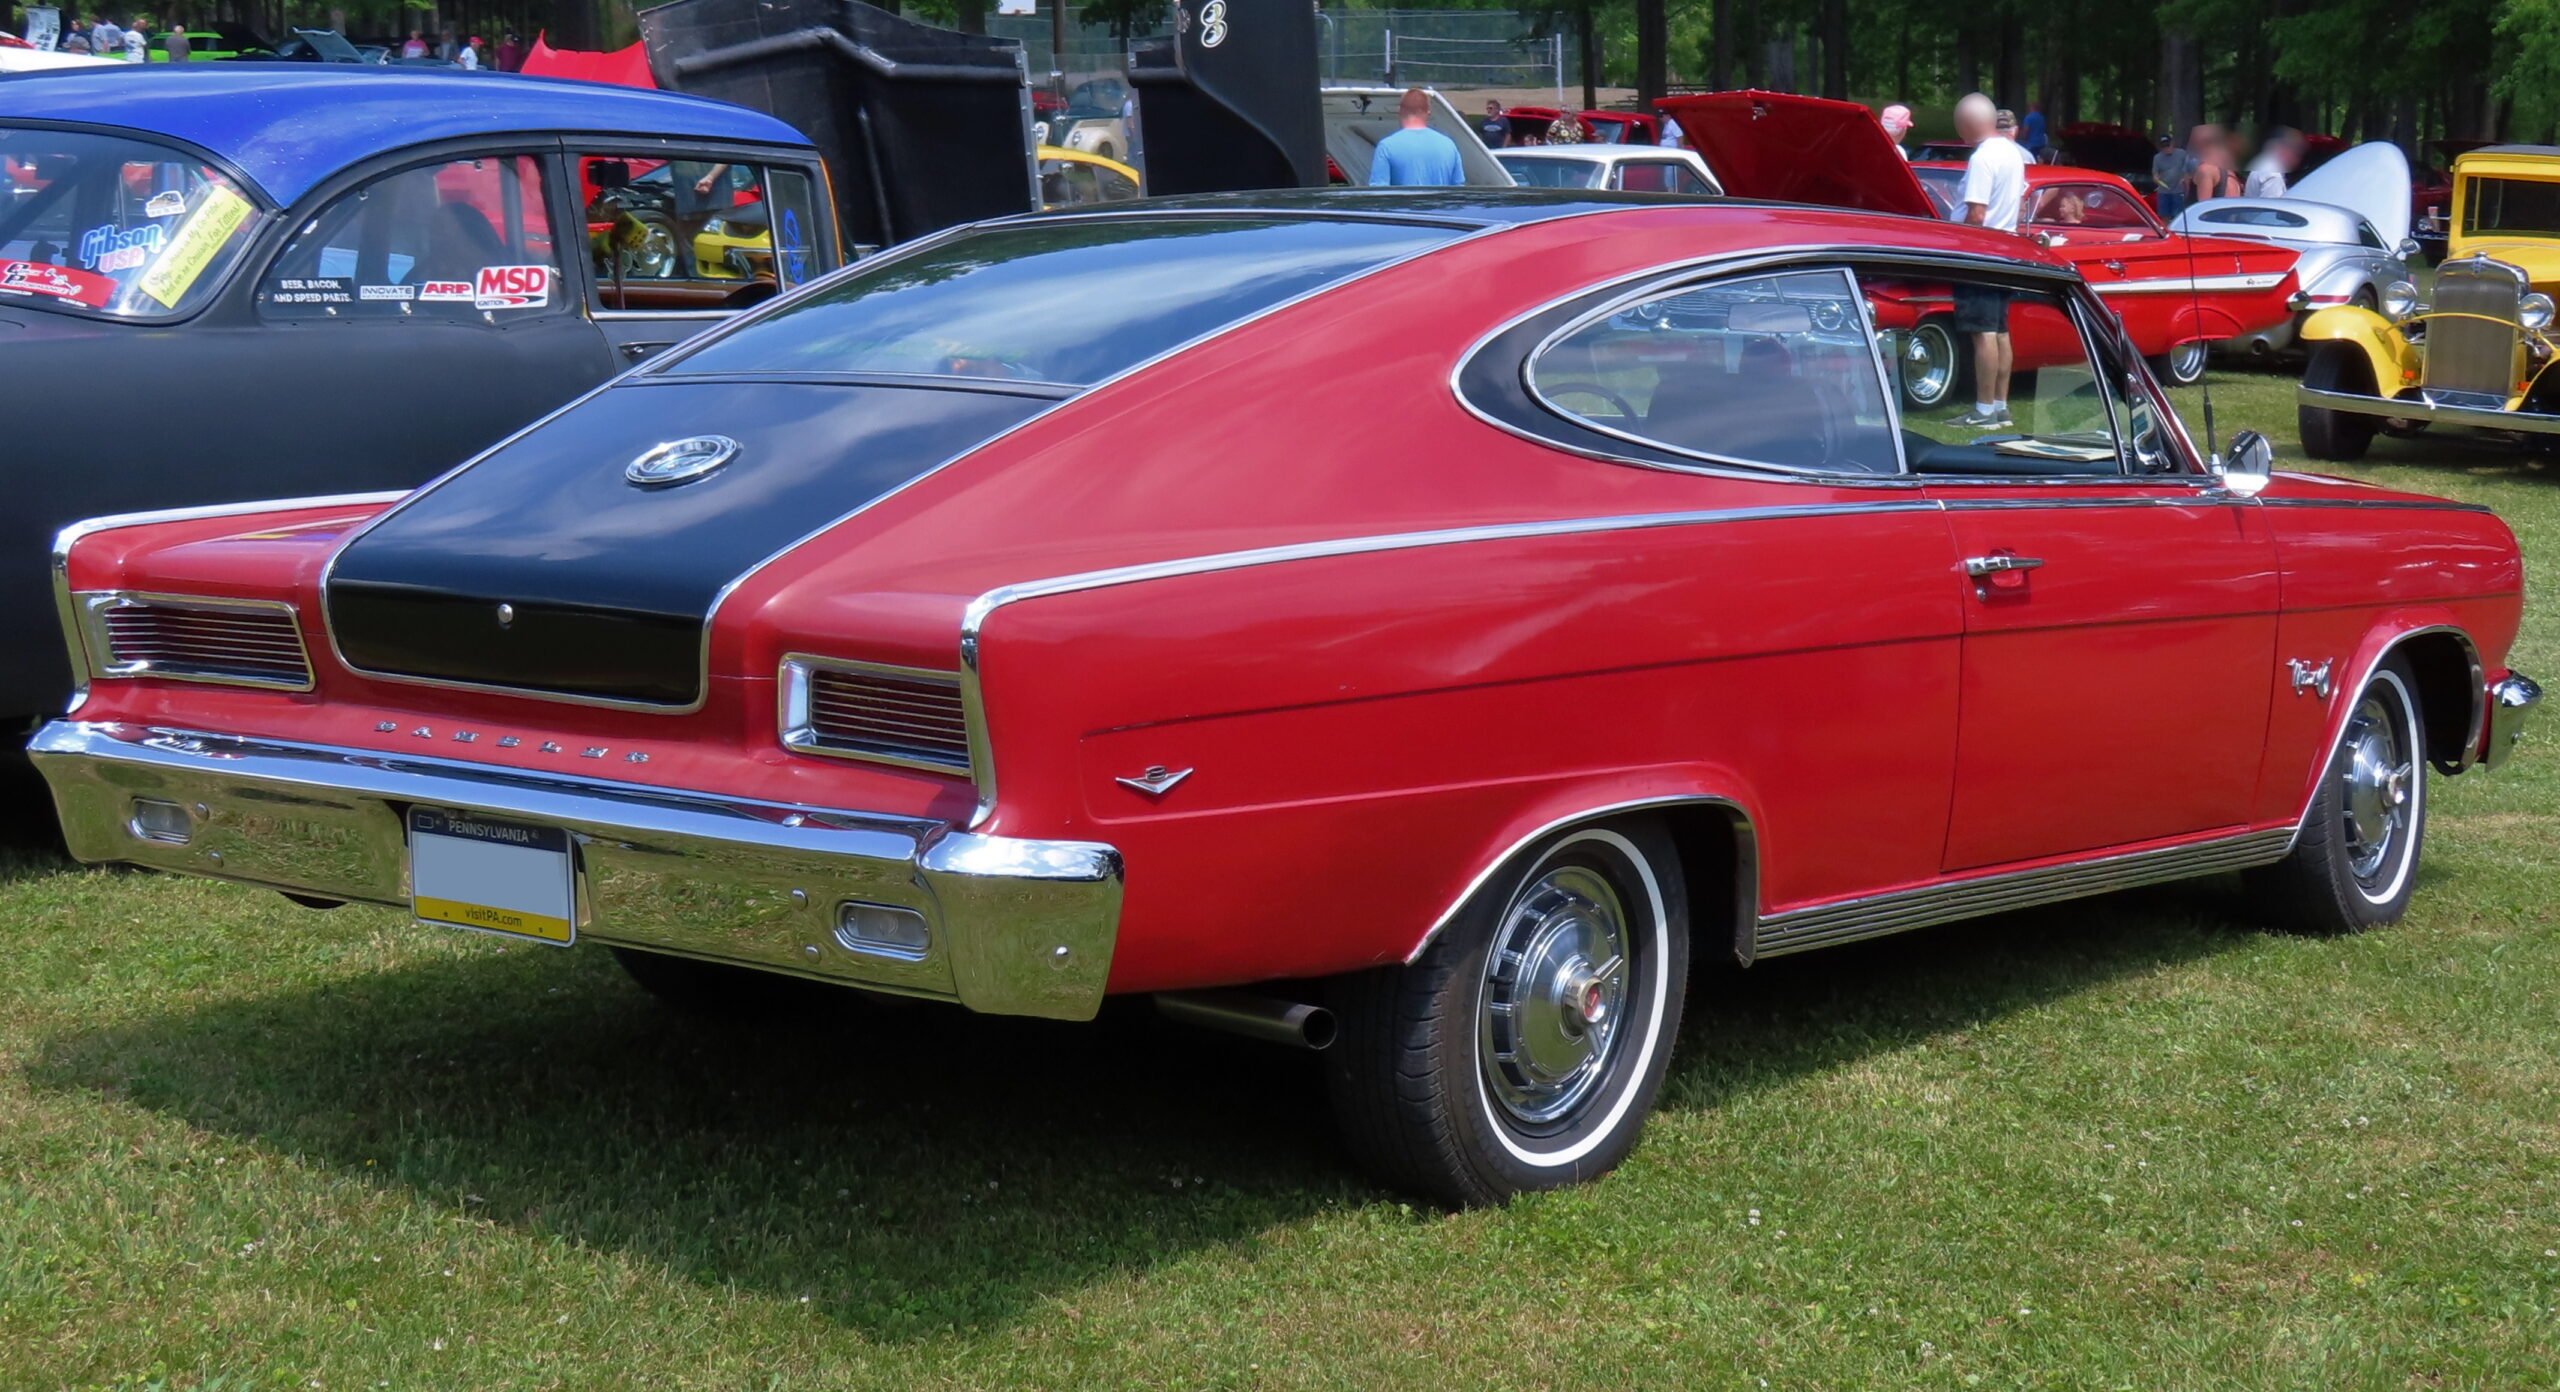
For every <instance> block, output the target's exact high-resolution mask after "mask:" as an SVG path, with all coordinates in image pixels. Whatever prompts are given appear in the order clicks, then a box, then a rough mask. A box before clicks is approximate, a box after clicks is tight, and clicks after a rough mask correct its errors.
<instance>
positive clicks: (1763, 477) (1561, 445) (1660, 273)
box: [1446, 205, 2081, 488]
mask: <svg viewBox="0 0 2560 1392" xmlns="http://www.w3.org/2000/svg"><path fill="white" fill-rule="evenodd" d="M1644 206H1655V205H1644ZM1610 211H1616V210H1610ZM1577 216H1588V214H1579V215H1577ZM1532 225H1535V224H1532ZM1801 262H1817V263H1819V262H1829V263H1834V264H1839V265H1841V266H1843V267H1844V268H1846V269H1848V270H1849V271H1850V273H1851V274H1852V276H1853V277H1854V276H1855V275H1856V274H1857V270H1858V267H1859V266H1861V265H1865V264H1876V265H1886V264H1890V265H1910V266H1920V267H1930V266H1935V267H1939V268H1943V269H1950V270H1974V271H1986V270H1987V271H2001V272H2008V273H2014V274H2017V275H2021V276H2025V277H2028V278H2030V279H2041V280H2054V281H2060V282H2062V283H2065V284H2080V283H2081V281H2080V277H2079V274H2078V273H2077V272H2075V271H2071V270H2067V269H2065V268H2063V267H2060V266H2050V265H2045V264H2042V263H2040V262H2034V261H2019V260H2012V259H2010V258H2007V257H2001V256H1986V255H1982V254H1980V253H1976V252H1962V251H1923V250H1900V249H1894V248H1887V247H1878V246H1875V245H1872V244H1859V243H1842V242H1805V243H1798V244H1794V245H1790V246H1783V247H1762V248H1757V249H1754V250H1752V251H1747V252H1719V253H1716V254H1714V255H1711V256H1698V257H1689V258H1685V259H1682V260H1679V261H1669V262H1661V263H1658V264H1656V265H1653V266H1648V267H1644V268H1642V269H1639V270H1636V271H1631V272H1627V273H1624V274H1620V275H1616V276H1611V277H1607V278H1605V279H1602V280H1599V281H1595V282H1593V283H1591V284H1587V285H1584V286H1581V287H1580V288H1578V289H1575V290H1572V291H1569V292H1567V293H1565V294H1562V295H1557V296H1555V297H1553V298H1551V299H1548V300H1545V301H1543V302H1541V303H1539V304H1536V305H1533V306H1531V307H1530V308H1528V309H1526V310H1522V311H1520V312H1519V313H1516V314H1513V315H1512V316H1511V317H1509V318H1507V319H1504V320H1503V321H1501V322H1500V323H1498V324H1496V325H1495V326H1494V327H1493V328H1491V329H1489V330H1487V331H1485V332H1484V333H1483V334H1481V335H1478V336H1477V338H1476V340H1475V341H1474V342H1473V343H1470V344H1468V345H1467V347H1466V349H1465V350H1464V351H1462V352H1460V353H1459V354H1458V357H1457V361H1456V362H1455V363H1453V364H1452V365H1451V366H1450V368H1449V375H1448V377H1447V379H1446V380H1447V385H1448V388H1449V395H1450V396H1451V397H1453V398H1455V399H1456V401H1457V403H1458V406H1459V408H1460V409H1461V410H1464V411H1465V412H1466V413H1467V414H1468V415H1471V416H1473V417H1475V418H1476V419H1477V420H1479V421H1481V422H1483V423H1484V424H1486V425H1489V426H1492V427H1493V428H1494V429H1496V430H1499V431H1501V432H1502V433H1504V434H1506V435H1510V436H1513V437H1515V438H1518V439H1522V440H1526V441H1528V442H1529V443H1531V444H1534V445H1540V446H1543V447H1545V448H1547V449H1552V450H1556V451H1559V452H1561V453H1564V454H1570V455H1575V456H1578V457H1580V458H1584V459H1593V460H1598V461H1600V462H1602V463H1605V464H1623V465H1627V466H1629V467H1632V468H1638V469H1652V470H1655V471H1657V472H1661V473H1674V474H1697V475H1702V476H1705V477H1708V478H1727V479H1748V480H1751V481H1754V482H1758V483H1796V484H1802V483H1810V484H1817V485H1821V486H1824V487H1832V488H1917V487H1919V486H1920V485H1921V482H1922V480H1921V479H1920V477H1919V476H1918V475H1915V474H1911V473H1908V472H1905V473H1901V474H1893V475H1886V474H1847V473H1831V474H1826V473H1809V472H1796V471H1789V470H1783V469H1777V468H1764V467H1753V466H1746V465H1739V464H1715V463H1709V462H1705V461H1701V462H1699V463H1696V464H1681V463H1674V462H1672V461H1669V460H1661V459H1644V458H1639V457H1636V456H1632V455H1625V454H1617V453H1613V452H1611V451H1608V450H1605V449H1601V448H1598V447H1596V446H1589V445H1580V444H1576V443H1574V442H1571V441H1568V440H1566V439H1563V438H1561V437H1559V436H1556V435H1550V434H1541V433H1538V432H1536V431H1531V430H1527V429H1523V428H1521V427H1519V426H1515V425H1513V424H1512V423H1511V422H1509V421H1506V420H1503V419H1502V418H1501V417H1499V416H1496V415H1494V414H1493V413H1492V412H1490V411H1488V410H1486V409H1484V408H1483V407H1482V406H1480V405H1478V404H1477V403H1476V401H1475V399H1474V398H1472V397H1470V396H1468V395H1467V390H1466V385H1465V381H1464V377H1465V373H1466V370H1467V368H1468V366H1469V365H1470V364H1472V363H1473V362H1474V361H1475V360H1476V358H1477V357H1478V356H1479V355H1481V354H1482V353H1483V352H1484V351H1485V350H1486V349H1487V348H1488V347H1490V346H1491V345H1492V344H1493V343H1494V342H1495V341H1496V340H1498V339H1500V338H1502V337H1503V336H1504V335H1506V334H1509V333H1511V332H1513V331H1514V330H1516V329H1518V328H1519V327H1520V326H1521V325H1523V324H1525V323H1527V322H1528V321H1530V320H1532V319H1536V318H1539V317H1540V316H1542V315H1547V314H1552V313H1554V312H1555V311H1556V310H1559V309H1562V308H1564V307H1565V306H1567V305H1570V304H1572V303H1573V302H1574V301H1576V300H1581V299H1586V298H1589V297H1591V296H1595V295H1603V294H1608V293H1611V292H1612V291H1613V290H1615V289H1617V288H1619V287H1624V286H1640V285H1643V284H1646V283H1653V284H1662V283H1669V282H1673V281H1677V280H1679V279H1681V278H1683V277H1687V276H1694V275H1698V274H1702V273H1705V272H1708V271H1712V270H1715V269H1718V268H1722V267H1731V268H1733V269H1734V270H1737V271H1744V270H1750V269H1754V268H1758V267H1764V266H1769V265H1778V264H1792V263H1801ZM1868 336H1869V337H1870V338H1872V337H1874V335H1873V333H1872V332H1871V333H1870V334H1869V335H1868ZM1533 352H1534V350H1533ZM1523 362H1524V363H1525V362H1526V358H1524V359H1523ZM1502 375H1505V376H1508V375H1511V374H1507V373H1506V374H1502ZM1524 386H1525V384H1524ZM1897 419H1899V417H1897ZM1900 447H1901V446H1900V436H1899V433H1898V432H1897V435H1896V442H1895V448H1896V449H1897V450H1898V449H1900ZM1907 462H1908V461H1905V463H1906V464H1907ZM2058 481H2060V480H2058Z"/></svg>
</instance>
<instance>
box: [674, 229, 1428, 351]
mask: <svg viewBox="0 0 2560 1392" xmlns="http://www.w3.org/2000/svg"><path fill="white" fill-rule="evenodd" d="M1457 235H1459V234H1458V232H1457V231H1456V230H1454V229H1451V228H1447V227H1417V226H1412V225H1408V224H1398V223H1383V222H1350V221H1333V220H1313V219H1310V220H1306V221H1290V220H1281V219H1273V218H1251V217H1232V218H1228V217H1219V218H1188V217H1144V218H1128V219H1119V218H1078V219H1073V220H1067V219H1061V220H1057V221H1047V222H1034V223H1027V224H1020V225H1015V226H1009V227H994V228H988V229H986V230H983V231H978V232H970V233H965V234H963V235H961V236H958V237H954V238H952V239H951V240H949V241H947V242H941V243H938V244H936V245H933V246H930V247H926V248H924V249H922V250H920V251H917V252H914V253H912V254H909V255H904V256H895V257H888V258H883V259H882V260H880V261H879V262H878V263H877V264H876V266H875V267H874V268H872V269H869V270H862V269H857V270H855V271H853V272H851V273H849V274H847V275H846V276H844V277H842V278H840V279H836V280H832V281H828V282H824V283H822V284H821V285H819V286H817V287H814V288H813V289H812V290H811V291H810V292H809V293H808V294H806V295H803V296H799V297H796V298H794V299H791V300H788V301H785V302H784V303H782V304H781V305H779V306H777V307H776V308H775V309H774V310H773V312H771V313H769V314H766V315H764V316H762V317H760V318H758V319H755V320H754V321H752V322H749V323H747V324H744V325H741V326H740V327H739V328H738V330H737V331H736V332H734V333H730V334H726V335H723V336H721V337H719V338H717V339H714V340H712V341H711V342H709V343H706V344H705V345H703V347H702V348H701V349H700V350H699V351H696V352H693V353H690V354H687V355H686V356H684V357H682V358H680V359H678V360H676V361H674V362H671V363H670V364H669V365H668V366H667V368H666V369H665V370H666V371H667V372H669V373H671V374H702V373H729V372H825V373H888V374H899V375H917V374H921V375H927V376H942V377H991V378H999V379H1003V380H1007V381H1018V382H1048V383H1055V384H1059V385H1064V386H1088V385H1091V384H1092V383H1095V382H1099V381H1101V380H1103V379H1104V378H1107V377H1111V376H1113V375H1116V374H1117V373H1119V372H1122V371H1124V370H1126V369H1128V368H1130V367H1134V366H1136V365H1137V364H1139V363H1142V362H1145V361H1146V360H1147V359H1149V358H1152V357H1155V356H1156V355H1157V354H1159V353H1163V352H1165V351H1167V350H1169V349H1172V348H1176V347H1179V346H1180V345H1182V344H1184V343H1187V342H1189V341H1191V340H1192V339H1195V338H1198V337H1200V336H1201V335H1203V334H1206V333H1209V332H1210V331H1212V330H1215V329H1218V328H1222V327H1224V326H1226V325H1228V324H1232V323H1234V322H1235V321H1237V320H1239V319H1242V318H1244V317H1246V316H1247V315H1250V314H1253V313H1255V312H1257V311H1259V310H1263V309H1268V308H1270V307H1271V306H1273V305H1276V304H1279V303H1280V302H1281V301H1283V300H1287V299H1290V298H1292V297H1294V296H1297V295H1301V294H1305V293H1307V292H1309V291H1312V290H1317V289H1321V288H1322V287H1324V286H1326V285H1330V284H1332V283H1334V282H1335V281H1339V280H1342V279H1344V278H1346V277H1349V276H1352V275H1356V274H1358V273H1360V272H1361V271H1365V270H1368V269H1369V268H1371V267H1373V266H1378V265H1382V264H1384V263H1386V262H1387V261H1390V260H1393V259H1395V258H1397V257H1400V256H1404V255H1406V254H1408V253H1411V252H1416V251H1421V250H1423V249H1425V248H1428V247H1431V246H1435V245H1438V244H1439V243H1442V242H1446V241H1449V240H1451V239H1452V238H1454V237H1456V236H1457Z"/></svg>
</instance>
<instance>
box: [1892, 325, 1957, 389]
mask: <svg viewBox="0 0 2560 1392" xmlns="http://www.w3.org/2000/svg"><path fill="white" fill-rule="evenodd" d="M1901 357H1902V395H1903V399H1904V400H1906V401H1909V402H1910V403H1911V404H1912V405H1914V406H1919V407H1922V408H1927V407H1931V406H1935V405H1937V404H1938V403H1940V402H1942V401H1945V400H1946V399H1947V393H1949V392H1951V391H1953V390H1954V389H1955V384H1956V350H1955V336H1954V335H1952V334H1950V333H1948V332H1947V326H1946V325H1944V324H1941V323H1937V322H1934V321H1932V322H1930V323H1926V324H1922V325H1921V326H1920V327H1918V328H1916V329H1913V330H1912V331H1911V332H1910V334H1909V335H1907V336H1906V337H1905V339H1904V341H1903V349H1902V354H1901Z"/></svg>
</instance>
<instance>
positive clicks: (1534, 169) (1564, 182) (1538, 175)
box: [1494, 155, 1600, 189]
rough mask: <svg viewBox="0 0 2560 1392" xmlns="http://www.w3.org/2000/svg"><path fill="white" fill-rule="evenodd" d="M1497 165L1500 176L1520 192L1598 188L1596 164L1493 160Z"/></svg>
mask: <svg viewBox="0 0 2560 1392" xmlns="http://www.w3.org/2000/svg"><path fill="white" fill-rule="evenodd" d="M1494 158H1495V159H1496V160H1499V161H1501V164H1502V168H1503V172H1505V173H1507V174H1509V175H1510V176H1511V178H1512V181H1513V182H1515V183H1517V184H1519V185H1521V186H1522V187H1523V188H1568V189H1581V188H1598V187H1600V161H1598V160H1560V159H1528V158H1520V159H1513V158H1509V157H1506V156H1502V155H1496V156H1494Z"/></svg>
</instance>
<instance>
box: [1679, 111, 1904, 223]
mask: <svg viewBox="0 0 2560 1392" xmlns="http://www.w3.org/2000/svg"><path fill="white" fill-rule="evenodd" d="M1654 108H1655V109H1656V110H1658V111H1662V112H1664V113H1667V114H1668V115H1670V116H1671V117H1672V118H1674V119H1675V120H1677V121H1679V123H1680V130H1681V133H1682V135H1683V136H1684V137H1685V138H1686V139H1687V140H1688V142H1689V143H1690V144H1691V145H1692V146H1694V147H1696V149H1697V151H1698V153H1699V154H1700V155H1702V156H1704V157H1705V158H1706V161H1707V167H1708V168H1710V169H1713V170H1714V171H1715V172H1716V177H1717V178H1718V179H1720V180H1722V181H1723V183H1724V191H1725V192H1726V193H1728V194H1731V195H1733V196H1735V197H1737V198H1766V199H1770V200H1773V201H1775V202H1781V203H1815V204H1820V205H1822V206H1824V207H1830V208H1851V209H1855V210H1858V211H1861V212H1870V213H1902V214H1904V215H1906V216H1909V217H1924V218H1934V217H1936V216H1937V207H1936V205H1934V204H1932V203H1931V202H1930V201H1929V195H1928V194H1927V193H1925V192H1923V191H1922V190H1921V188H1920V181H1919V180H1918V179H1916V178H1913V177H1912V174H1911V166H1910V165H1909V164H1908V163H1906V162H1905V161H1904V160H1903V158H1902V156H1901V155H1900V154H1899V153H1897V152H1896V151H1895V150H1894V148H1893V142H1892V141H1891V140H1888V139H1886V138H1885V133H1884V127H1883V126H1880V125H1878V124H1876V117H1875V113H1874V112H1872V111H1869V110H1867V109H1866V108H1865V107H1863V106H1860V105H1858V104H1857V103H1856V102H1844V101H1831V100H1828V99H1826V98H1823V97H1799V96H1794V95H1791V94H1788V93H1785V92H1708V93H1705V94H1702V95H1698V96H1685V97H1664V98H1662V99H1661V100H1660V101H1657V102H1655V103H1654Z"/></svg>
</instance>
